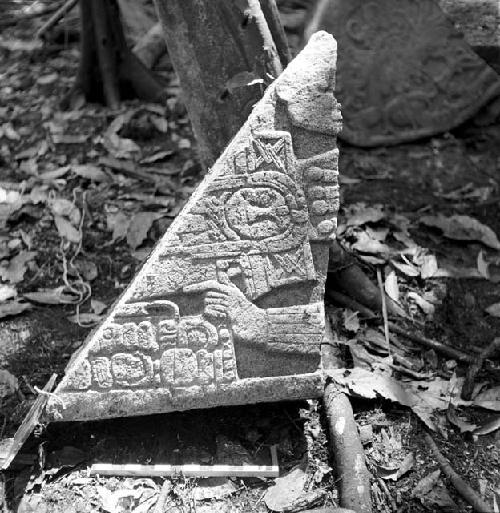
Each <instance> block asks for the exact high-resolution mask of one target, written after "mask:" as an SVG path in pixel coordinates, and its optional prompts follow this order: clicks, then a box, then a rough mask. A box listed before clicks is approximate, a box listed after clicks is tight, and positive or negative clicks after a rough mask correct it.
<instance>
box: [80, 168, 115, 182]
mask: <svg viewBox="0 0 500 513" xmlns="http://www.w3.org/2000/svg"><path fill="white" fill-rule="evenodd" d="M71 170H72V171H73V173H75V174H76V175H78V176H81V177H82V178H87V179H88V180H92V181H93V182H107V181H108V175H107V174H106V173H105V172H104V171H103V170H102V169H101V168H100V167H98V166H95V165H94V164H84V165H79V166H71Z"/></svg>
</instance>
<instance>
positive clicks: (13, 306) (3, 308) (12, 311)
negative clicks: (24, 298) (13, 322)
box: [0, 300, 31, 319]
mask: <svg viewBox="0 0 500 513" xmlns="http://www.w3.org/2000/svg"><path fill="white" fill-rule="evenodd" d="M30 308H31V305H30V304H29V303H20V302H19V301H17V300H16V301H6V302H5V303H0V319H3V318H4V317H10V316H12V315H18V314H20V313H22V312H24V311H25V310H29V309H30Z"/></svg>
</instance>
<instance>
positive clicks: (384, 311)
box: [377, 267, 391, 356]
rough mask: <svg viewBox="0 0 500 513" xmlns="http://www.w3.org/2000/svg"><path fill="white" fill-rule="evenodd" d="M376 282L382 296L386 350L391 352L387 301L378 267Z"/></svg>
mask: <svg viewBox="0 0 500 513" xmlns="http://www.w3.org/2000/svg"><path fill="white" fill-rule="evenodd" d="M377 283H378V288H379V289H380V297H381V298H382V317H383V319H384V335H385V343H386V344H387V352H388V353H389V356H390V354H391V341H390V339H389V319H388V318H387V302H386V300H385V291H384V284H383V283H382V272H381V271H380V267H377Z"/></svg>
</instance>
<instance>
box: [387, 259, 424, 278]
mask: <svg viewBox="0 0 500 513" xmlns="http://www.w3.org/2000/svg"><path fill="white" fill-rule="evenodd" d="M391 265H392V266H393V267H395V268H396V269H397V270H398V271H400V272H402V273H403V274H404V275H406V276H409V277H410V278H415V277H417V276H419V275H420V271H419V270H418V268H417V267H416V266H414V265H413V264H411V263H403V262H396V261H395V260H391Z"/></svg>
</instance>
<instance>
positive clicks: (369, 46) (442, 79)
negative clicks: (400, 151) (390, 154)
mask: <svg viewBox="0 0 500 513" xmlns="http://www.w3.org/2000/svg"><path fill="white" fill-rule="evenodd" d="M318 5H319V6H320V10H321V12H320V11H317V13H316V15H315V17H314V18H313V20H312V21H311V23H310V26H311V30H313V31H315V30H318V28H319V29H324V30H327V31H328V32H330V33H332V34H333V36H334V37H335V39H336V40H337V42H338V47H339V60H338V73H337V87H336V95H337V98H338V99H339V101H340V102H341V104H342V114H343V118H344V123H343V129H342V133H341V137H342V138H343V139H345V140H346V141H348V142H350V143H352V144H356V145H360V146H376V145H379V144H395V143H399V142H403V141H409V140H414V139H417V138H419V137H422V136H430V135H434V134H437V133H440V132H444V131H447V130H450V129H452V128H454V127H456V126H458V125H459V124H461V123H463V122H464V121H466V120H467V119H468V118H469V117H470V116H472V115H473V114H475V113H476V112H477V111H478V110H479V109H480V108H481V107H482V106H483V105H485V104H486V103H487V102H488V101H490V100H491V99H492V98H493V97H495V96H498V95H500V78H499V76H498V75H497V74H496V73H495V72H494V71H493V69H491V68H490V67H489V66H488V65H487V64H486V63H485V62H484V61H483V60H482V59H480V58H479V57H478V56H477V54H476V53H474V51H473V50H472V49H471V48H470V47H469V46H468V45H467V43H466V42H465V41H464V40H463V38H462V37H461V35H460V34H459V33H458V32H457V31H456V30H455V29H454V27H453V25H452V24H451V22H450V20H448V19H447V18H446V17H445V15H444V14H443V12H442V11H441V9H440V8H439V6H438V5H437V3H436V2H435V0H329V1H326V2H324V1H323V2H320V3H319V4H318ZM306 37H307V34H306Z"/></svg>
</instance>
